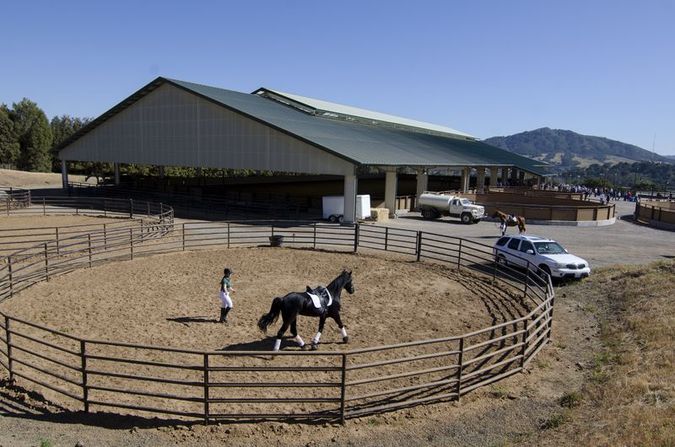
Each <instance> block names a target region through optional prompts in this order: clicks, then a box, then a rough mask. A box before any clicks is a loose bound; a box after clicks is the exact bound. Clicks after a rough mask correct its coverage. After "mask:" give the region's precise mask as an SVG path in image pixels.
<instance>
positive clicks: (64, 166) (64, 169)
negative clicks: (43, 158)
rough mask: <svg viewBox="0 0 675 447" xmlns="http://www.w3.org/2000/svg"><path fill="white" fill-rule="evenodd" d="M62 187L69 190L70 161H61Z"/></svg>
mask: <svg viewBox="0 0 675 447" xmlns="http://www.w3.org/2000/svg"><path fill="white" fill-rule="evenodd" d="M61 185H62V186H63V189H68V161H67V160H61Z"/></svg>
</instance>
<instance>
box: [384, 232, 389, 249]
mask: <svg viewBox="0 0 675 447" xmlns="http://www.w3.org/2000/svg"><path fill="white" fill-rule="evenodd" d="M388 248H389V227H384V251H387V249H388Z"/></svg>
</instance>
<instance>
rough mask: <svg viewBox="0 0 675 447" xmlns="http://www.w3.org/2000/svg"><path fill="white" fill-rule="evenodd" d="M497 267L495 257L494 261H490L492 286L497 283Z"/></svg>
mask: <svg viewBox="0 0 675 447" xmlns="http://www.w3.org/2000/svg"><path fill="white" fill-rule="evenodd" d="M497 265H498V262H497V258H496V257H495V259H494V260H493V261H492V285H495V283H496V282H497Z"/></svg>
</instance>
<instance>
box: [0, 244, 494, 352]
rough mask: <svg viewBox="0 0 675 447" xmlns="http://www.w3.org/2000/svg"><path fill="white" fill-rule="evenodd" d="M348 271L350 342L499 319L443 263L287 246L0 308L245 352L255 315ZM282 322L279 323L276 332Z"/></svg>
mask: <svg viewBox="0 0 675 447" xmlns="http://www.w3.org/2000/svg"><path fill="white" fill-rule="evenodd" d="M226 266H227V267H230V268H232V269H233V270H234V272H235V273H234V275H233V277H232V282H233V287H234V288H235V290H236V292H234V293H233V295H232V296H233V300H234V306H235V307H234V309H233V311H232V312H231V313H230V317H229V320H230V322H229V324H228V325H223V324H220V323H218V320H217V318H218V316H219V310H220V304H219V303H220V302H219V298H218V290H219V282H220V278H221V277H222V270H223V268H224V267H226ZM343 268H345V269H350V270H352V271H353V277H354V286H355V288H356V292H355V293H354V295H349V294H348V293H347V292H346V291H343V295H342V296H343V308H342V319H343V322H344V323H345V325H346V326H347V327H348V330H349V335H350V336H351V340H352V343H351V344H350V346H349V347H363V346H377V345H381V344H392V343H399V342H405V341H411V340H423V339H427V338H439V337H442V336H449V335H458V334H461V333H464V332H469V331H471V330H475V329H478V328H481V327H487V326H490V325H491V324H492V322H493V318H492V317H491V316H490V315H489V314H488V312H487V311H486V308H485V305H484V304H483V303H482V302H481V299H480V297H479V296H478V295H476V294H474V293H472V291H471V289H470V286H468V285H467V284H462V283H461V282H460V281H458V278H457V274H456V272H454V271H453V270H450V269H447V268H444V267H442V266H428V265H424V264H419V263H414V262H410V261H408V260H390V259H385V258H381V257H374V256H366V255H354V254H350V253H328V252H320V251H311V250H299V249H283V248H282V249H275V248H252V249H249V248H238V249H224V250H209V251H195V252H187V253H173V254H166V255H158V256H152V257H147V258H141V259H136V260H134V261H122V262H115V263H112V264H108V265H103V266H99V267H95V268H93V269H91V270H88V269H87V270H80V271H77V272H73V273H69V274H67V275H63V276H60V277H57V278H54V279H52V280H51V281H50V282H43V283H40V284H37V285H35V286H33V287H31V288H29V289H28V290H26V291H24V292H22V293H20V294H18V295H17V296H16V297H15V298H13V299H10V300H7V301H6V302H4V303H2V304H1V305H0V309H2V310H3V311H6V312H8V313H9V314H11V315H15V316H17V317H19V318H25V319H28V320H30V321H33V322H36V323H39V324H43V325H46V326H49V327H52V328H55V329H58V330H61V331H64V332H67V333H70V334H74V335H78V336H80V337H86V338H93V339H101V340H115V341H125V342H134V343H140V344H152V345H158V346H173V347H182V348H188V349H201V350H217V349H222V348H228V347H237V346H242V349H246V348H247V347H249V348H250V347H251V346H254V345H255V344H256V342H258V341H260V340H262V339H264V336H263V334H262V333H261V332H260V331H259V330H258V328H257V326H256V322H257V320H258V318H259V317H260V316H261V315H262V314H263V313H266V312H268V311H269V308H270V304H271V302H272V299H273V298H274V297H277V296H283V295H285V294H286V293H288V292H292V291H303V290H304V289H305V285H312V286H314V285H318V284H321V285H326V284H327V283H328V282H330V281H331V280H332V279H334V278H335V277H336V276H337V275H338V274H339V273H340V271H341V270H342V269H343ZM298 323H299V324H298V330H299V332H300V334H301V335H302V336H303V337H304V338H305V339H306V340H309V339H310V338H311V337H312V336H313V335H314V333H315V332H316V328H317V324H318V319H313V318H308V317H300V319H299V321H298ZM278 327H279V322H277V323H276V324H275V325H274V326H273V327H271V328H270V333H271V334H274V333H276V331H277V329H278ZM287 335H288V334H287ZM340 340H341V336H340V333H339V330H338V328H337V326H336V325H335V323H334V322H333V321H332V320H329V321H328V322H327V323H326V329H325V331H324V335H323V338H322V341H323V342H324V343H325V344H324V347H323V349H341V348H343V346H342V344H340V343H338V342H339V341H340ZM289 343H290V342H289ZM289 347H290V348H295V347H294V346H293V345H292V344H290V345H289ZM255 348H256V349H257V348H260V346H255ZM270 348H271V346H270Z"/></svg>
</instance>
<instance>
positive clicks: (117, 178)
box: [113, 163, 120, 186]
mask: <svg viewBox="0 0 675 447" xmlns="http://www.w3.org/2000/svg"><path fill="white" fill-rule="evenodd" d="M113 169H114V171H115V186H119V185H120V164H119V163H113Z"/></svg>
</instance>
